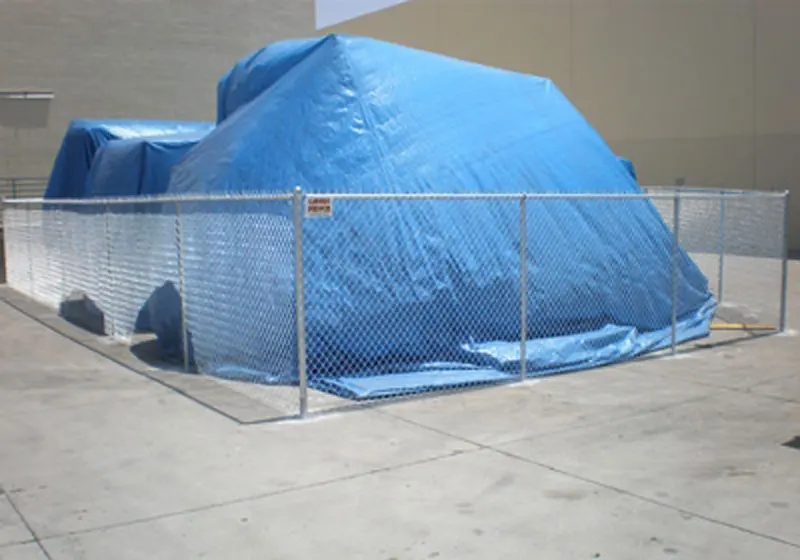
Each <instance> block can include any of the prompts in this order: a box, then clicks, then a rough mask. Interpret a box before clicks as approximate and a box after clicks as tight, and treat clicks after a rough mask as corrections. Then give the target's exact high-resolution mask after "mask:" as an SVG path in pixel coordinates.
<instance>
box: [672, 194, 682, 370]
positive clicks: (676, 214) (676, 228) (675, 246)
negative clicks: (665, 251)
mask: <svg viewBox="0 0 800 560" xmlns="http://www.w3.org/2000/svg"><path fill="white" fill-rule="evenodd" d="M672 219H673V222H672V223H673V228H672V230H673V238H672V337H671V346H672V354H673V355H675V354H677V353H678V276H679V274H678V268H679V265H680V248H681V245H680V235H681V194H680V192H676V193H675V202H674V207H673V216H672Z"/></svg>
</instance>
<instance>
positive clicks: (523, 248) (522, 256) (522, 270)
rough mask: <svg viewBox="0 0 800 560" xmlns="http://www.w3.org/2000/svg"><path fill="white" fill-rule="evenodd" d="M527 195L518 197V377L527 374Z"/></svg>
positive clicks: (522, 377)
mask: <svg viewBox="0 0 800 560" xmlns="http://www.w3.org/2000/svg"><path fill="white" fill-rule="evenodd" d="M527 202H528V195H527V194H524V193H523V194H522V195H521V196H520V199H519V313H520V317H519V320H520V327H519V377H520V381H525V379H526V378H527V376H528V209H527Z"/></svg>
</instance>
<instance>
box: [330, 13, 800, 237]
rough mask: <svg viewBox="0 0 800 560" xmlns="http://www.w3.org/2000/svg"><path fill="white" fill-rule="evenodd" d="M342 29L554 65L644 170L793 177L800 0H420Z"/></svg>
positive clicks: (737, 183)
mask: <svg viewBox="0 0 800 560" xmlns="http://www.w3.org/2000/svg"><path fill="white" fill-rule="evenodd" d="M334 30H335V31H339V32H345V33H351V34H358V35H368V36H373V37H376V38H380V39H385V40H390V41H395V42H399V43H403V44H407V45H410V46H414V47H419V48H423V49H428V50H434V51H438V52H442V53H445V54H449V55H453V56H456V57H459V58H467V59H471V60H474V61H477V62H481V63H485V64H490V65H494V66H500V67H504V68H509V69H512V70H518V71H522V72H529V73H533V74H538V75H543V76H548V77H550V78H552V79H553V80H554V81H555V82H556V83H557V85H558V86H559V87H560V88H561V89H562V90H563V91H564V92H565V93H566V94H567V95H568V96H569V97H570V98H571V99H572V101H573V102H574V103H575V104H576V105H577V107H578V108H579V109H580V110H581V111H582V112H583V113H584V114H585V115H586V116H587V117H588V119H589V120H590V121H591V122H592V123H593V124H594V125H595V127H596V128H597V129H598V130H599V132H600V133H601V134H602V135H603V136H604V137H605V138H606V139H607V140H608V141H609V143H610V144H611V146H612V147H613V148H614V149H615V150H616V151H617V152H618V153H619V154H620V155H624V156H626V157H628V158H630V159H631V160H633V162H634V164H635V166H636V168H637V171H638V172H639V176H640V179H641V181H642V183H645V184H650V185H654V184H662V185H674V184H676V181H685V182H686V184H687V185H702V186H720V187H722V186H724V187H728V188H744V189H750V188H754V187H755V188H759V189H768V190H772V189H790V190H792V191H793V195H794V196H793V200H792V215H793V218H794V219H793V221H792V236H791V240H792V241H791V244H792V247H793V248H795V249H800V0H412V1H411V2H410V3H408V4H404V5H400V6H397V7H396V8H392V9H389V10H386V11H384V12H380V13H376V14H371V15H369V16H365V17H363V18H360V19H358V20H355V21H351V22H347V23H345V24H343V25H341V26H338V27H337V28H335V29H334Z"/></svg>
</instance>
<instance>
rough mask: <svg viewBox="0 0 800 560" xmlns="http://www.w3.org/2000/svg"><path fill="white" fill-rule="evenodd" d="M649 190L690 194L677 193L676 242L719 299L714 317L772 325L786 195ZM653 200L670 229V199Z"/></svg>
mask: <svg viewBox="0 0 800 560" xmlns="http://www.w3.org/2000/svg"><path fill="white" fill-rule="evenodd" d="M649 192H651V193H653V194H670V195H672V196H675V195H676V194H681V195H685V194H688V195H690V196H687V197H681V202H680V204H681V209H680V228H679V238H680V244H681V246H682V247H683V248H684V249H685V250H686V251H687V252H688V253H689V254H690V256H691V257H692V259H693V260H694V261H695V262H696V263H697V265H698V266H699V267H700V269H701V270H702V271H703V273H704V274H705V275H706V277H707V278H708V280H709V286H710V288H711V291H712V292H713V294H714V295H715V297H716V298H717V299H718V300H719V307H718V309H717V321H718V322H720V323H733V324H740V323H743V324H753V325H759V326H762V327H765V328H766V327H773V328H778V326H779V321H780V298H781V281H782V272H783V271H782V268H783V259H784V257H785V254H784V252H785V246H784V242H785V233H786V232H785V231H784V228H785V224H784V210H785V205H786V199H785V198H784V197H782V196H776V195H774V194H772V195H765V193H758V192H740V191H718V190H711V189H686V188H680V189H678V188H669V187H652V188H650V189H649ZM691 194H696V195H697V194H700V195H707V196H709V198H692V197H691ZM654 204H655V205H656V207H657V208H658V210H659V212H660V213H661V215H662V217H663V219H664V221H665V223H666V224H667V225H668V227H670V229H673V228H674V214H673V207H674V201H673V200H672V199H656V200H654Z"/></svg>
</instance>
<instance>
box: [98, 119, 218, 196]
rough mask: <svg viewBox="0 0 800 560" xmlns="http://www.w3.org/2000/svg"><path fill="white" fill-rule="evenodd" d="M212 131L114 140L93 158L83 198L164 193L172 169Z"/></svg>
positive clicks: (211, 127) (205, 128) (206, 126)
mask: <svg viewBox="0 0 800 560" xmlns="http://www.w3.org/2000/svg"><path fill="white" fill-rule="evenodd" d="M212 129H213V125H211V124H208V125H205V126H203V127H199V128H198V129H197V130H192V131H189V132H186V133H183V134H175V135H166V136H145V137H138V138H126V139H121V140H111V141H110V142H108V143H106V144H104V145H102V146H101V147H100V149H99V150H98V151H97V153H96V154H95V156H94V161H93V163H92V167H91V169H90V171H89V175H88V176H87V178H86V185H85V190H84V196H87V197H109V196H112V197H113V196H136V195H149V196H155V195H159V194H163V193H165V192H166V190H167V185H168V184H169V178H170V172H171V171H172V168H173V167H174V166H175V165H177V164H178V163H179V162H180V161H181V160H182V159H183V156H185V155H186V153H187V152H188V151H189V150H190V149H191V148H192V147H194V145H195V144H197V142H199V141H200V140H201V139H202V138H203V137H204V136H205V135H206V134H208V133H209V132H210V131H211V130H212Z"/></svg>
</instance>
